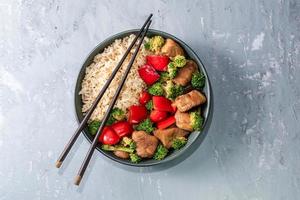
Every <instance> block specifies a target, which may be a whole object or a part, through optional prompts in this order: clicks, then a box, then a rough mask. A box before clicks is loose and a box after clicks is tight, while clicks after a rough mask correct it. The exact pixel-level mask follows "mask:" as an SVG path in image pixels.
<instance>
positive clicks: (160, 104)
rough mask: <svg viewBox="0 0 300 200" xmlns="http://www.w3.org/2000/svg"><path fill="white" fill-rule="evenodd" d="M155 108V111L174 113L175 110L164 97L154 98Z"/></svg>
mask: <svg viewBox="0 0 300 200" xmlns="http://www.w3.org/2000/svg"><path fill="white" fill-rule="evenodd" d="M152 100H153V108H154V110H159V111H166V112H171V113H172V112H174V109H173V108H172V105H171V104H172V102H171V101H170V100H169V99H167V98H165V97H162V96H153V97H152Z"/></svg>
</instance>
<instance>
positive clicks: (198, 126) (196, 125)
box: [190, 112, 203, 131]
mask: <svg viewBox="0 0 300 200" xmlns="http://www.w3.org/2000/svg"><path fill="white" fill-rule="evenodd" d="M190 120H191V125H192V127H193V129H194V130H195V131H201V130H202V125H203V118H202V117H201V115H200V113H199V112H191V113H190Z"/></svg>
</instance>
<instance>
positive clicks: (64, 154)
mask: <svg viewBox="0 0 300 200" xmlns="http://www.w3.org/2000/svg"><path fill="white" fill-rule="evenodd" d="M152 15H153V14H150V15H149V17H148V18H147V20H146V21H145V23H144V24H143V26H142V28H141V29H140V31H139V32H138V34H137V35H136V37H135V38H134V40H133V41H132V43H131V44H130V46H129V47H128V49H127V50H126V52H125V54H124V55H123V57H122V58H121V60H120V61H119V63H118V65H117V66H116V68H115V69H114V71H113V72H112V74H111V76H110V77H109V79H108V80H107V81H106V83H105V84H104V86H103V87H102V89H101V91H100V93H99V94H98V96H97V97H96V99H95V101H94V102H93V104H92V106H91V108H90V109H89V111H88V112H87V113H86V114H85V116H84V118H83V120H82V121H81V123H80V124H79V126H78V128H77V130H76V131H75V133H74V134H73V136H72V137H71V138H70V140H69V142H68V143H67V145H66V146H65V148H64V150H63V151H62V153H61V154H60V156H59V158H58V159H57V161H56V163H55V166H56V167H57V168H59V167H60V166H61V165H62V163H63V161H64V160H65V158H66V157H67V155H68V153H69V152H70V150H71V148H72V146H73V145H74V143H75V141H76V140H77V138H78V136H79V135H80V133H81V131H82V130H83V129H84V127H85V126H86V124H87V121H88V120H89V118H90V117H91V115H92V114H93V112H94V110H95V109H96V107H97V105H98V103H99V101H100V100H101V98H102V96H103V95H104V93H105V91H106V89H107V88H108V86H109V84H110V83H111V82H112V80H113V78H114V77H115V75H116V73H117V72H118V70H119V69H120V67H121V66H122V64H123V62H124V60H125V59H126V57H127V56H128V54H129V53H130V51H131V49H132V47H133V46H134V45H135V43H136V41H137V40H138V38H139V37H140V36H141V34H142V33H143V30H144V28H145V27H146V25H147V24H148V23H149V21H150V19H151V17H152Z"/></svg>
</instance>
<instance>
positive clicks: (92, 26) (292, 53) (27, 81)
mask: <svg viewBox="0 0 300 200" xmlns="http://www.w3.org/2000/svg"><path fill="white" fill-rule="evenodd" d="M150 12H153V13H154V21H153V25H152V28H155V29H159V30H163V31H166V32H169V33H172V34H174V35H176V36H178V37H179V38H181V39H182V40H184V41H186V43H187V44H189V45H190V46H191V47H192V48H193V49H194V50H195V51H196V52H197V54H198V55H199V56H200V57H201V58H202V60H203V62H204V64H205V65H206V68H207V71H208V73H209V75H210V77H211V82H212V87H213V91H214V96H215V99H214V105H215V110H214V118H213V121H212V125H211V128H210V130H209V133H208V137H207V138H206V139H205V141H204V142H203V143H202V145H201V146H200V147H199V148H198V149H197V151H196V152H195V153H194V154H193V155H192V156H190V157H189V158H188V159H187V160H185V161H184V162H182V163H180V164H178V165H176V166H174V167H172V168H169V169H165V170H163V171H153V170H152V169H147V168H143V169H137V170H136V171H133V170H126V169H123V168H120V167H118V166H116V165H115V164H113V163H111V162H109V161H108V160H107V159H105V158H104V157H103V156H102V155H100V154H99V153H98V152H97V153H95V155H94V157H93V162H92V165H91V167H90V168H89V170H88V174H87V176H86V177H85V179H84V182H83V184H82V186H80V187H79V188H77V187H75V186H74V185H73V184H72V182H73V177H74V175H75V174H76V172H77V170H78V167H79V166H80V164H81V162H82V159H83V157H84V155H85V152H86V151H87V149H88V147H89V144H88V142H87V141H86V140H85V139H84V138H83V137H81V138H80V140H79V142H78V144H77V145H76V148H75V149H74V150H73V152H72V156H71V159H68V161H67V163H66V164H67V165H65V166H64V168H63V169H62V170H61V171H59V170H57V169H56V168H54V162H55V160H56V158H57V156H58V155H59V153H60V151H61V150H62V148H63V146H64V144H65V143H66V141H67V139H68V138H69V137H70V135H71V134H72V132H73V131H74V129H75V128H76V125H77V122H76V119H75V113H74V105H73V95H74V94H73V90H74V85H75V81H76V76H77V73H78V71H79V69H80V67H81V66H80V65H81V63H82V62H83V59H84V58H85V57H86V55H87V54H88V53H89V51H91V49H92V48H93V47H94V46H95V45H96V44H98V43H99V42H101V41H102V40H104V39H105V38H106V37H108V36H110V35H112V34H115V33H117V32H120V31H123V30H126V29H132V28H138V27H140V25H141V24H142V22H143V21H144V19H145V17H146V16H147V15H148V14H149V13H150ZM299 32H300V2H299V0H290V1H288V0H274V1H272V0H248V1H247V0H220V1H217V0H202V1H168V0H161V1H158V0H154V1H132V0H127V1H124V0H122V1H108V0H102V1H97V0H89V1H81V0H64V1H63V0H36V1H33V0H26V1H25V0H24V1H21V0H1V1H0V130H1V131H0V163H1V164H0V199H1V200H12V199H16V200H19V199H30V200H38V199H43V200H50V199H51V200H52V199H64V200H67V199H70V200H76V199H90V200H93V199H106V200H107V199H124V200H125V199H145V200H146V199H147V200H148V199H149V200H150V199H173V200H180V199H209V200H210V199H213V200H214V199H218V200H219V199H220V200H246V199H247V200H248V199H250V200H265V199H272V200H277V199H278V200H295V199H299V196H300V168H299V166H300V137H299V134H300V100H299V99H300V89H299V86H300V66H299V64H300V54H299V51H300V34H299Z"/></svg>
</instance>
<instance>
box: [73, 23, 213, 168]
mask: <svg viewBox="0 0 300 200" xmlns="http://www.w3.org/2000/svg"><path fill="white" fill-rule="evenodd" d="M138 31H139V29H129V30H125V31H122V32H119V33H116V34H113V35H111V36H109V37H108V38H106V39H105V40H103V41H102V42H100V43H99V44H98V45H96V46H95V47H94V48H93V49H92V50H91V51H90V52H89V53H88V54H87V56H86V57H85V59H84V61H83V62H82V64H81V65H80V66H81V67H80V69H79V72H78V75H77V79H76V84H75V91H74V105H75V113H76V119H77V122H78V123H80V122H81V120H80V116H79V113H78V112H77V105H76V98H77V96H78V95H79V94H78V92H76V91H77V88H78V87H79V86H80V87H79V88H81V81H80V74H81V73H82V71H83V72H85V69H86V67H85V65H86V62H87V61H88V60H89V58H90V56H91V55H92V54H94V53H95V51H98V53H100V52H99V50H98V49H99V48H100V47H101V46H103V45H104V44H106V43H108V42H109V41H111V42H113V41H114V40H116V39H118V38H121V37H125V36H128V35H129V34H135V33H137V32H138ZM149 33H150V34H158V35H164V37H165V36H167V37H169V38H171V39H173V40H175V41H176V42H179V44H180V45H181V46H183V49H184V50H185V51H186V49H188V50H189V53H187V54H188V55H189V57H192V56H193V57H194V58H195V59H197V62H199V63H200V64H201V67H200V66H198V67H199V68H201V70H202V72H203V73H204V75H205V78H206V83H208V85H207V86H206V87H207V91H206V93H205V95H206V97H207V104H206V109H207V114H206V117H205V119H204V123H203V130H202V131H200V133H197V134H198V135H197V136H196V137H195V138H194V140H193V141H191V142H190V143H189V145H188V146H187V147H186V148H185V147H184V148H182V149H180V150H178V151H176V155H174V156H172V154H171V155H168V156H167V157H166V158H165V159H163V160H157V161H156V162H153V163H143V162H140V163H132V162H128V161H127V160H124V159H120V158H117V157H115V156H112V155H111V154H109V153H107V152H106V151H104V150H102V149H101V148H99V146H97V147H96V149H97V150H98V151H99V152H100V153H101V154H103V155H104V156H105V157H107V158H109V159H111V160H113V161H116V162H117V163H120V164H124V165H127V166H133V167H150V166H155V165H160V164H164V163H167V162H169V161H172V160H174V159H176V158H177V157H180V156H182V154H183V153H184V152H185V151H186V150H188V149H189V148H190V147H191V146H192V145H193V144H194V143H195V142H196V141H197V140H198V139H199V137H200V136H201V135H203V134H205V133H204V131H206V134H207V132H208V129H207V130H206V125H207V123H208V119H209V117H210V116H211V106H212V105H211V103H212V99H211V98H212V95H211V83H210V79H209V76H208V73H207V70H206V68H205V66H204V64H203V62H202V60H201V59H200V58H199V57H198V55H197V54H196V53H195V51H194V50H193V49H192V48H191V47H190V46H189V45H187V44H186V43H185V42H184V41H182V40H181V39H179V38H177V37H176V36H174V35H171V34H169V33H167V32H164V31H160V30H156V29H149V30H148V34H149ZM106 47H107V46H105V47H102V48H103V49H104V48H106ZM191 55H192V56H191ZM195 132H197V131H193V132H191V133H190V134H192V133H195ZM82 133H83V135H84V137H85V138H86V139H87V141H88V142H89V143H92V141H91V138H90V137H89V136H88V133H87V132H86V131H85V129H84V130H82ZM206 134H205V136H204V138H203V140H204V139H205V137H206ZM203 140H202V141H203ZM202 141H201V142H202ZM199 146H200V145H199ZM150 160H153V159H150Z"/></svg>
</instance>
